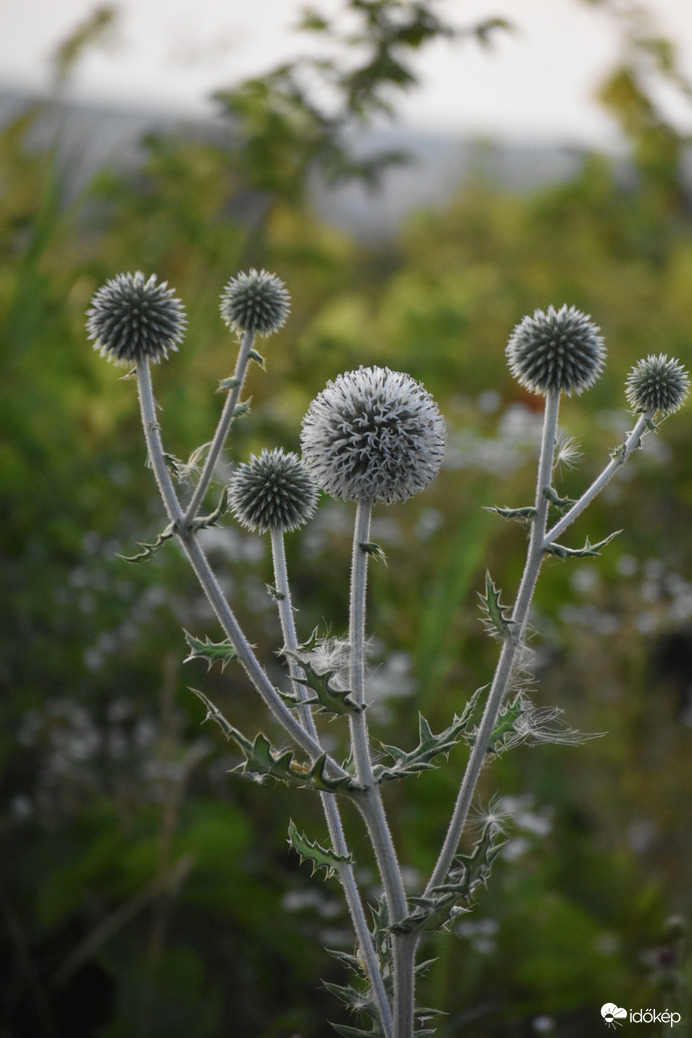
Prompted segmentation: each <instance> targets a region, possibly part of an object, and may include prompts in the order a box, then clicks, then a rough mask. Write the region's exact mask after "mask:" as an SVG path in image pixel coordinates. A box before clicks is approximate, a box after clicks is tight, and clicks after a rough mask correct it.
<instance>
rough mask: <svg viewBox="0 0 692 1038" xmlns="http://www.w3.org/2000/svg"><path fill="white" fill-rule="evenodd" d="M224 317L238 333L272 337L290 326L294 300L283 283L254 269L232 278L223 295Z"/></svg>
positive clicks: (273, 276) (222, 308) (263, 271)
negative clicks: (286, 326) (288, 321)
mask: <svg viewBox="0 0 692 1038" xmlns="http://www.w3.org/2000/svg"><path fill="white" fill-rule="evenodd" d="M219 309H220V310H221V316H222V318H223V319H224V321H225V322H226V324H227V325H228V327H229V328H230V329H231V331H236V332H248V333H249V334H251V335H255V334H258V335H271V334H272V333H273V332H277V331H278V330H279V328H281V326H282V325H283V324H285V322H286V318H287V317H288V314H289V311H290V309H291V297H290V295H289V294H288V290H287V289H286V286H285V285H284V283H283V281H281V280H280V278H278V277H277V276H276V274H270V273H268V271H266V270H260V271H257V270H255V269H254V267H253V268H252V269H251V270H250V273H249V274H245V273H241V274H236V276H235V277H232V278H231V279H230V281H229V282H228V284H227V285H226V287H225V288H224V290H223V292H222V294H221V303H220V306H219Z"/></svg>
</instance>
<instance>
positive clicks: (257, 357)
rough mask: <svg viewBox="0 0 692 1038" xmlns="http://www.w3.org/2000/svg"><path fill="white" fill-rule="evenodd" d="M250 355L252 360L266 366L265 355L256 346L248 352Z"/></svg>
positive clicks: (262, 366)
mask: <svg viewBox="0 0 692 1038" xmlns="http://www.w3.org/2000/svg"><path fill="white" fill-rule="evenodd" d="M248 357H249V359H250V360H254V362H255V364H259V366H260V367H261V368H264V357H263V356H262V354H261V353H260V352H259V351H258V350H256V349H254V347H253V349H251V350H250V352H249V353H248Z"/></svg>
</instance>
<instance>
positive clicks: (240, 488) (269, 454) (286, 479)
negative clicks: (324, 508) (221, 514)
mask: <svg viewBox="0 0 692 1038" xmlns="http://www.w3.org/2000/svg"><path fill="white" fill-rule="evenodd" d="M228 500H229V504H230V507H231V511H232V512H233V514H234V516H235V517H236V519H237V520H238V522H239V523H240V524H241V525H242V526H245V527H247V528H248V529H249V530H252V531H253V532H255V533H266V532H267V530H272V529H279V530H283V531H284V532H286V531H289V530H295V529H296V528H297V527H299V526H303V524H304V523H306V522H307V521H308V519H309V518H310V516H311V515H312V514H313V512H314V511H315V506H316V504H317V488H316V486H315V483H314V481H313V480H312V478H311V477H310V475H309V473H308V472H307V470H306V468H305V466H304V465H303V463H302V461H301V460H300V458H299V457H298V455H297V454H293V453H292V452H286V451H283V450H281V448H278V447H277V448H275V449H274V450H266V448H265V449H263V450H262V452H261V454H260V455H259V457H257V455H255V454H252V455H251V456H250V460H249V461H248V462H247V463H245V464H243V465H239V466H238V468H237V469H236V470H235V472H234V473H233V475H232V476H231V480H230V482H229V484H228Z"/></svg>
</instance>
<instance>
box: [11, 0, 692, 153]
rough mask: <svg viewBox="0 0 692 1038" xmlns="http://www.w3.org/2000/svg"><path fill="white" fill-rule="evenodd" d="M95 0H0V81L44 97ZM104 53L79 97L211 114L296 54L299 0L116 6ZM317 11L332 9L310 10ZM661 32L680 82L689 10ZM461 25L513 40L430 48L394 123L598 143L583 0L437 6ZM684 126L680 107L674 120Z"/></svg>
mask: <svg viewBox="0 0 692 1038" xmlns="http://www.w3.org/2000/svg"><path fill="white" fill-rule="evenodd" d="M96 6H97V3H95V2H94V0H0V85H5V86H11V85H16V86H22V87H29V88H39V89H47V88H48V87H49V84H50V73H49V68H50V57H51V55H52V54H53V53H54V51H55V48H56V47H57V45H58V44H59V43H60V42H61V41H62V40H63V39H65V38H66V37H67V36H68V35H69V34H70V33H71V32H72V31H73V30H74V29H75V28H76V27H77V26H78V25H79V23H80V21H82V20H83V19H84V18H85V17H86V16H87V15H88V14H89V13H90V12H91V11H93V10H94V8H95V7H96ZM116 6H117V7H118V9H119V12H120V13H119V18H118V23H117V27H116V29H115V31H114V32H113V33H112V39H111V40H110V42H109V44H108V46H107V47H105V46H102V47H99V48H93V49H91V50H90V51H89V52H88V53H87V54H86V55H85V57H84V58H83V60H82V62H81V63H80V65H79V68H78V70H77V73H76V75H75V77H74V80H73V84H72V91H73V92H74V93H75V94H77V95H78V96H80V97H88V98H90V99H92V100H95V101H107V102H113V101H115V102H118V103H124V104H127V105H129V106H133V105H134V106H142V107H152V106H153V107H166V108H171V109H173V110H174V111H178V112H180V113H181V114H183V113H185V114H187V113H190V112H208V113H210V112H211V111H213V107H212V105H211V102H210V101H209V95H210V94H211V93H212V91H213V90H215V89H217V88H220V87H223V86H226V85H230V84H231V83H233V82H235V81H237V80H238V79H239V78H242V77H243V76H246V75H249V74H253V73H259V72H262V71H265V70H266V69H267V68H268V67H270V66H271V65H272V64H273V63H274V62H275V61H277V60H280V59H281V58H286V57H289V56H291V55H292V54H294V53H295V52H296V50H297V48H298V46H300V47H301V48H302V49H303V50H305V49H306V48H307V38H306V37H304V36H297V35H296V34H295V33H293V32H292V30H291V26H292V25H293V24H294V23H295V20H296V17H297V14H298V12H299V11H300V10H301V8H302V7H303V6H304V3H303V0H116ZM312 6H314V7H316V8H318V9H319V10H323V11H330V10H334V9H336V8H339V7H340V6H341V4H340V3H339V0H312ZM646 6H648V9H649V10H650V11H651V12H652V14H653V15H655V17H656V20H657V22H658V24H659V26H660V28H661V30H662V31H663V32H664V33H665V34H666V35H668V36H670V37H671V38H672V39H674V40H675V41H676V43H677V45H678V47H679V50H680V55H681V58H682V62H683V65H684V67H685V69H686V71H687V72H688V74H690V75H692V0H649V2H648V4H647V5H646ZM440 10H441V12H443V13H444V14H445V15H446V16H447V17H448V18H449V20H451V21H453V22H454V23H455V24H457V25H460V26H463V25H468V24H472V23H473V22H474V21H476V20H479V19H481V18H485V17H490V16H502V17H505V18H507V19H509V20H510V21H512V22H513V23H514V24H515V25H516V26H517V29H518V31H517V32H516V33H514V34H512V35H504V34H503V35H502V36H497V37H496V46H495V47H494V48H493V49H492V50H491V51H484V50H481V49H480V48H479V47H478V46H477V45H476V44H475V43H472V42H468V43H465V44H463V45H462V44H459V43H455V44H450V43H448V42H443V41H441V42H439V43H436V44H434V45H433V46H431V47H429V48H428V49H427V50H426V51H425V52H424V53H423V54H422V56H421V57H420V59H419V62H418V66H417V68H418V71H419V73H420V75H421V78H422V86H421V88H420V89H418V90H416V91H414V92H413V93H412V94H411V95H410V97H408V98H407V99H406V100H404V102H403V103H402V104H400V105H399V109H398V110H399V113H400V120H401V121H402V122H403V123H405V124H406V125H409V126H413V127H416V128H418V129H421V128H426V129H429V130H432V131H435V132H438V131H442V132H445V133H452V134H454V135H464V134H473V135H477V134H478V133H485V134H489V135H493V134H494V135H499V136H501V137H505V138H507V137H510V138H513V137H522V138H524V139H526V138H527V137H530V138H532V139H534V140H536V139H538V140H545V139H558V140H559V141H561V142H567V143H592V144H601V145H605V144H607V143H609V142H611V143H612V141H613V134H614V127H613V123H612V121H611V120H610V119H609V117H608V116H606V115H605V114H604V113H603V111H602V110H601V109H600V108H599V107H598V105H597V104H596V103H595V102H594V101H593V99H592V95H593V91H594V89H595V86H596V84H597V83H598V80H599V78H600V77H601V76H602V75H603V74H604V72H605V71H606V70H607V69H608V68H609V67H611V66H612V64H613V62H614V60H615V58H616V55H617V46H616V35H615V33H614V31H613V29H612V25H611V22H610V20H609V19H608V18H607V17H606V16H605V15H604V14H603V13H602V12H599V11H598V10H595V9H593V8H590V7H589V6H588V5H587V4H585V3H584V2H583V0H440ZM679 118H680V119H681V120H687V123H688V128H689V129H691V130H692V106H690V111H689V112H686V111H683V110H680V112H679Z"/></svg>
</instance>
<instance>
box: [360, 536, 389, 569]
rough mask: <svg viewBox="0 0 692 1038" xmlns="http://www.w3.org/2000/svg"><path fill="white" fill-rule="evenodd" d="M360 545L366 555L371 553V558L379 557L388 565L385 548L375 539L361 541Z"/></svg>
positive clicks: (378, 558) (379, 560)
mask: <svg viewBox="0 0 692 1038" xmlns="http://www.w3.org/2000/svg"><path fill="white" fill-rule="evenodd" d="M358 547H359V548H360V549H361V551H364V552H365V553H366V555H370V556H371V558H373V559H377V561H378V562H384V564H385V566H386V565H387V556H386V555H385V553H384V551H383V549H382V548H381V547H380V546H379V544H376V543H375V542H374V541H359V543H358Z"/></svg>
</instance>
